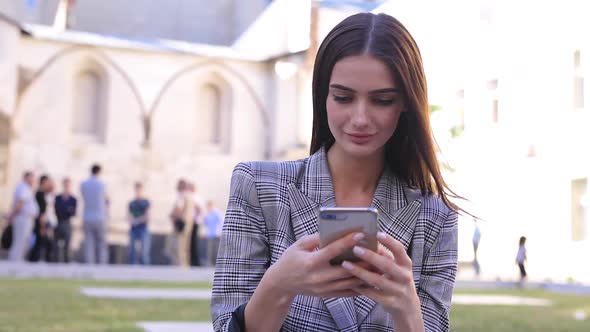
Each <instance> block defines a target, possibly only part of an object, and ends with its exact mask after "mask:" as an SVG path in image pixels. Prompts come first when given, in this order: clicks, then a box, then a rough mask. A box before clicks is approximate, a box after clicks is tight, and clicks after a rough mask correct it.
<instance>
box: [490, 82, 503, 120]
mask: <svg viewBox="0 0 590 332" xmlns="http://www.w3.org/2000/svg"><path fill="white" fill-rule="evenodd" d="M487 87H488V95H489V103H490V114H491V120H492V123H494V124H496V123H498V121H499V120H500V119H499V117H500V115H499V108H498V80H497V79H494V80H490V81H488V84H487Z"/></svg>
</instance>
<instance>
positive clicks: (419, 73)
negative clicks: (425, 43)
mask: <svg viewBox="0 0 590 332" xmlns="http://www.w3.org/2000/svg"><path fill="white" fill-rule="evenodd" d="M363 54H369V55H371V56H374V57H376V58H377V59H379V60H381V61H383V63H385V64H386V65H387V67H388V68H389V70H390V72H391V75H392V78H393V80H394V81H395V82H398V84H399V85H400V88H401V89H402V95H403V96H404V102H405V107H406V108H407V110H406V112H403V113H402V114H401V116H400V119H399V123H398V125H397V128H396V130H395V132H394V134H393V136H392V137H391V139H389V141H388V142H387V143H386V146H385V162H386V167H389V168H390V169H391V170H392V171H393V172H394V173H395V174H396V175H397V176H398V177H399V178H401V179H402V180H403V181H405V182H406V183H407V184H408V185H409V186H410V187H413V188H418V189H420V191H421V192H422V194H423V195H426V194H431V193H435V194H438V195H439V196H440V198H441V199H442V200H443V202H444V203H445V204H446V205H447V206H448V207H449V208H452V209H454V210H461V211H463V210H462V209H461V208H459V207H458V206H456V205H455V204H454V203H453V202H451V201H450V200H449V197H454V198H458V197H459V196H457V195H456V194H455V193H454V192H453V191H452V190H451V189H450V188H449V187H448V185H447V184H446V183H445V181H444V180H443V177H442V174H441V171H440V167H439V163H438V160H437V157H436V149H435V144H436V143H435V141H434V138H433V137H432V132H431V128H430V119H429V114H428V96H427V89H426V77H425V76H424V69H423V66H422V57H421V56H420V51H419V49H418V46H417V45H416V42H415V41H414V39H413V38H412V36H411V35H410V33H409V32H408V30H406V28H405V27H404V26H403V25H402V24H401V23H400V22H399V21H398V20H396V19H395V18H393V17H391V16H389V15H386V14H378V15H375V14H371V13H360V14H356V15H352V16H350V17H348V18H346V19H345V20H343V21H342V22H340V23H339V24H338V25H337V26H336V27H334V29H332V31H330V33H329V34H328V35H327V36H326V38H325V39H324V41H323V42H322V44H321V45H320V48H319V50H318V53H317V56H316V60H315V65H314V70H313V82H312V92H313V132H312V137H311V149H310V153H311V154H313V153H315V152H317V151H318V150H319V149H320V148H321V147H322V146H324V147H326V149H329V148H330V147H331V146H332V144H334V136H333V135H332V133H331V132H330V129H329V127H328V116H327V111H326V99H327V97H328V86H329V84H330V77H331V75H332V69H333V68H334V65H335V64H336V62H338V60H340V59H342V58H344V57H348V56H354V55H363Z"/></svg>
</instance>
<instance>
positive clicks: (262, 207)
mask: <svg viewBox="0 0 590 332" xmlns="http://www.w3.org/2000/svg"><path fill="white" fill-rule="evenodd" d="M334 205H335V198H334V190H333V187H332V180H331V177H330V173H329V169H328V164H327V160H326V153H325V150H324V149H321V150H320V151H318V152H317V153H315V154H314V155H312V156H310V157H309V158H307V159H304V160H299V161H291V162H251V163H241V164H239V165H237V166H236V168H235V169H234V172H233V176H232V180H231V193H230V198H229V204H228V207H227V212H226V217H225V223H224V226H223V233H222V236H221V243H220V246H219V253H218V258H217V266H216V270H215V278H214V281H213V294H212V301H211V313H212V319H213V326H214V328H215V331H227V329H228V326H229V322H230V320H231V319H232V312H233V311H234V310H235V309H236V308H237V307H239V306H240V305H242V304H244V303H247V302H248V300H249V299H250V297H251V296H252V294H253V293H254V290H255V289H256V287H257V286H258V283H259V282H260V280H261V278H262V276H263V275H264V273H265V271H266V270H267V269H268V267H269V266H270V265H272V264H274V263H275V262H276V261H277V260H278V259H279V257H281V254H282V253H283V252H284V251H285V249H287V248H288V247H289V246H290V245H292V244H293V243H294V242H295V241H296V240H297V239H299V238H301V237H302V236H304V235H307V234H314V233H316V232H317V231H318V223H317V209H318V207H319V206H334ZM372 205H373V206H374V207H376V208H377V209H378V210H379V229H380V230H381V231H383V232H386V233H387V234H389V235H391V236H393V237H394V238H395V239H397V240H399V241H400V242H401V243H402V244H403V245H404V246H405V247H406V249H407V250H408V253H409V255H410V257H411V259H412V262H413V275H414V282H415V285H416V289H417V292H418V296H419V299H420V303H421V308H422V314H423V317H424V324H425V328H426V331H448V330H449V311H450V306H451V295H452V292H453V285H454V282H455V274H456V271H457V214H456V212H455V211H453V210H451V209H449V208H448V207H447V206H446V205H445V204H443V202H442V201H441V200H440V199H439V198H437V197H435V196H433V195H429V196H421V195H420V194H419V192H418V191H416V190H411V189H409V188H408V187H407V185H406V184H404V183H403V182H402V181H401V180H399V179H398V178H397V177H395V176H394V175H393V174H391V173H388V172H385V173H384V174H383V175H382V176H381V178H380V180H379V183H378V185H377V189H376V191H375V196H374V198H373V203H372ZM394 325H395V322H394V321H393V319H392V317H391V315H389V314H388V313H387V312H385V311H384V310H383V308H382V307H381V306H380V305H378V304H376V303H375V302H374V301H373V300H371V299H369V298H367V297H364V296H357V297H354V298H329V299H322V298H319V297H314V296H302V295H300V296H297V297H296V298H295V300H294V302H293V304H292V305H291V309H290V311H289V315H288V316H287V318H286V320H285V322H284V324H283V327H282V331H393V330H394Z"/></svg>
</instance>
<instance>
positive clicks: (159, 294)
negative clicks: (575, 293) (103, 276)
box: [80, 287, 551, 306]
mask: <svg viewBox="0 0 590 332" xmlns="http://www.w3.org/2000/svg"><path fill="white" fill-rule="evenodd" d="M80 292H81V293H82V294H84V295H86V296H90V297H98V298H112V299H126V300H150V299H158V300H210V299H211V291H210V290H203V289H190V288H174V289H167V288H122V287H82V288H80ZM453 303H454V304H474V305H518V306H527V305H530V306H548V305H551V302H550V301H548V300H544V299H537V298H530V297H523V296H510V295H478V294H469V295H467V294H457V295H454V296H453Z"/></svg>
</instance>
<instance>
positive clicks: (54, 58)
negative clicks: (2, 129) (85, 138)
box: [13, 45, 149, 141]
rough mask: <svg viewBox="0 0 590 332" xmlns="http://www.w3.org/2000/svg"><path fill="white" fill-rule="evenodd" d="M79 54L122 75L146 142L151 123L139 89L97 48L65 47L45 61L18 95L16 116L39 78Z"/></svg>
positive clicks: (120, 68)
mask: <svg viewBox="0 0 590 332" xmlns="http://www.w3.org/2000/svg"><path fill="white" fill-rule="evenodd" d="M78 52H88V53H89V54H91V55H92V57H95V58H96V59H98V60H100V61H101V62H104V63H105V64H106V65H107V66H109V67H111V68H112V69H114V70H115V72H117V73H118V74H120V75H121V77H122V78H123V80H124V81H125V83H126V84H127V85H128V86H129V88H130V89H131V92H132V94H133V96H134V97H135V99H136V101H137V104H138V105H139V109H140V111H141V114H142V117H141V118H140V119H138V120H139V121H141V124H142V128H143V130H144V141H147V137H148V136H147V133H148V129H147V123H148V121H149V120H148V112H147V107H146V106H145V103H144V101H143V99H142V98H141V95H140V93H139V89H138V88H137V85H136V84H135V83H134V82H133V80H132V79H131V77H130V76H129V74H127V72H126V71H125V70H124V69H123V68H122V67H121V66H119V65H118V64H117V63H116V62H115V61H113V59H111V58H110V57H109V56H108V55H107V54H106V53H105V52H103V51H102V50H100V49H99V48H97V47H92V46H78V45H74V46H70V47H65V48H63V49H61V50H59V51H58V52H56V53H55V54H54V55H52V56H51V57H50V58H49V59H47V61H45V63H44V64H43V65H42V66H41V67H40V68H39V69H38V70H36V71H35V73H34V74H33V75H32V76H31V79H30V80H29V81H28V82H27V83H26V84H25V85H24V86H23V87H22V89H21V90H20V92H19V94H18V95H17V99H16V107H15V113H14V116H15V117H17V116H18V115H19V113H20V109H21V103H22V100H23V99H24V97H25V96H26V95H27V93H28V92H29V91H30V89H31V88H32V87H33V86H34V85H35V83H36V82H37V81H38V80H39V78H40V77H42V76H43V75H44V74H45V73H46V72H47V71H48V70H49V69H50V68H51V66H52V65H53V64H55V63H56V62H57V61H59V60H60V59H61V58H63V57H65V56H68V55H71V54H74V53H78ZM13 134H14V132H13Z"/></svg>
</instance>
